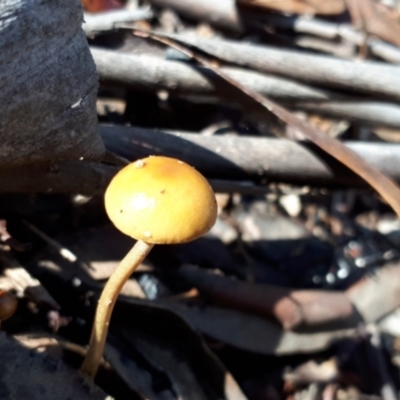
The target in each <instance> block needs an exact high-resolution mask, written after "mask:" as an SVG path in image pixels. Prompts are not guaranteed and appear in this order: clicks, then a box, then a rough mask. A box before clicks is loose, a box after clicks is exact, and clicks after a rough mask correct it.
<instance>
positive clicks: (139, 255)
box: [81, 240, 154, 378]
mask: <svg viewBox="0 0 400 400" xmlns="http://www.w3.org/2000/svg"><path fill="white" fill-rule="evenodd" d="M153 246H154V244H150V243H146V242H144V241H142V240H138V241H137V242H136V243H135V245H134V246H133V247H132V249H131V250H130V251H129V253H128V254H127V255H126V256H125V257H124V258H123V259H122V261H121V262H120V264H119V265H118V267H117V268H116V270H115V271H114V272H113V274H112V275H111V276H110V278H109V280H108V282H107V283H106V285H105V286H104V289H103V292H102V293H101V296H100V299H99V302H98V305H97V310H96V315H95V318H94V322H93V328H92V334H91V337H90V342H89V349H88V352H87V354H86V357H85V359H84V361H83V364H82V366H81V371H82V372H83V373H85V374H87V375H89V376H90V377H91V378H94V377H95V375H96V373H97V369H98V368H99V364H100V360H101V357H102V355H103V350H104V345H105V342H106V337H107V332H108V326H109V324H110V318H111V314H112V311H113V309H114V306H115V303H116V301H117V298H118V295H119V294H120V292H121V289H122V287H123V286H124V284H125V282H126V281H127V280H128V279H129V277H130V276H131V275H132V273H133V272H134V271H135V270H136V268H137V267H138V266H139V264H140V263H141V262H142V261H143V260H144V259H145V257H146V256H147V254H148V253H149V252H150V250H151V249H152V248H153Z"/></svg>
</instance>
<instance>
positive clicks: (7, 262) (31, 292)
mask: <svg viewBox="0 0 400 400" xmlns="http://www.w3.org/2000/svg"><path fill="white" fill-rule="evenodd" d="M0 263H1V264H2V265H3V267H4V275H5V276H7V277H8V278H9V279H10V280H11V281H12V282H13V285H14V287H15V288H16V289H17V290H18V291H21V292H22V293H24V294H26V295H27V296H28V297H29V298H30V299H31V300H32V301H33V302H34V303H36V304H47V305H48V306H50V307H51V308H53V309H54V310H59V309H60V305H59V304H58V303H57V302H56V301H55V300H54V298H53V297H52V296H51V295H50V293H49V292H48V291H47V290H46V288H45V287H44V286H43V285H42V284H41V283H40V282H39V281H38V280H37V279H35V278H33V277H32V276H31V275H30V274H29V272H28V271H27V270H26V269H25V268H24V267H23V266H22V265H21V264H19V263H18V262H17V261H16V260H15V259H14V258H12V257H11V256H10V255H9V254H7V253H5V252H4V251H0Z"/></svg>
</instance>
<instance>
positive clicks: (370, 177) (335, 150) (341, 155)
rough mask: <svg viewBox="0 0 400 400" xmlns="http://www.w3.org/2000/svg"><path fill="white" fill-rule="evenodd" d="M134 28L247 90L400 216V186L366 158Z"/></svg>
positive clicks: (197, 57)
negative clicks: (364, 184) (375, 192)
mask: <svg viewBox="0 0 400 400" xmlns="http://www.w3.org/2000/svg"><path fill="white" fill-rule="evenodd" d="M133 32H134V34H135V35H137V36H140V37H149V38H151V39H153V40H156V41H158V42H161V43H164V44H166V45H168V46H171V47H173V48H175V49H177V50H179V51H181V52H182V53H183V54H186V55H187V56H188V57H190V58H192V59H194V60H196V61H198V62H200V63H201V64H202V65H204V66H206V67H208V68H210V69H212V70H213V71H214V72H215V73H216V74H218V75H219V76H220V77H221V78H223V79H225V80H226V81H227V82H230V83H231V84H232V85H233V86H235V87H237V88H238V89H239V90H241V91H242V92H243V93H246V94H247V95H248V96H249V97H250V98H252V99H254V100H255V101H256V102H257V103H259V104H261V105H262V106H263V107H265V108H266V109H267V110H269V111H270V112H271V113H273V114H274V115H276V116H277V117H278V118H279V119H281V120H282V121H283V122H285V123H287V124H288V125H290V126H292V127H294V128H296V129H298V130H300V131H301V132H302V133H303V134H304V135H305V136H306V137H307V139H309V140H311V141H312V142H313V143H315V144H316V145H317V146H318V147H320V148H321V149H322V150H324V151H325V152H326V153H328V154H330V155H331V156H332V157H334V158H336V159H337V160H339V161H340V162H341V163H343V164H344V165H346V166H347V167H348V168H350V169H351V170H353V171H354V172H355V173H356V174H358V175H359V176H361V178H363V179H364V180H365V181H366V182H368V183H369V184H370V185H371V186H372V187H373V188H374V189H375V190H376V191H377V192H378V193H379V194H380V195H381V196H382V197H383V198H384V199H385V200H386V201H387V202H388V203H389V204H390V206H391V207H392V208H393V210H394V211H395V212H396V214H397V216H398V217H399V218H400V189H399V188H398V186H397V185H396V184H395V183H394V182H393V181H392V180H391V179H389V178H388V177H387V176H385V175H384V174H382V173H381V172H379V171H378V170H376V169H374V168H372V167H370V166H369V165H368V164H367V163H366V162H365V160H363V159H362V158H361V157H359V156H358V155H356V154H355V153H353V152H352V151H351V150H349V149H348V148H347V147H345V146H344V145H343V144H342V143H340V142H339V141H338V140H336V139H334V138H331V137H329V136H326V135H325V134H324V133H323V132H321V131H319V130H318V129H316V128H314V127H312V126H311V125H310V124H308V123H307V122H305V121H302V120H301V119H299V118H298V117H296V116H295V115H293V114H291V113H290V112H289V111H287V110H286V109H284V108H283V107H281V106H279V105H278V104H276V103H274V102H273V101H271V100H269V99H267V98H266V97H264V96H262V95H260V94H259V93H257V92H255V91H253V90H250V89H248V88H246V87H245V86H243V85H241V84H240V83H239V82H237V81H235V80H234V79H232V78H230V77H229V76H228V75H226V74H225V73H223V72H221V71H220V70H219V68H218V66H216V63H215V62H214V63H213V62H211V61H209V60H208V59H207V58H205V57H203V56H200V55H198V54H196V53H195V52H194V51H191V50H189V49H188V48H187V47H186V46H183V45H181V44H179V43H177V42H176V41H174V40H171V39H167V38H164V37H162V36H160V35H157V34H154V33H150V32H145V31H142V30H139V29H134V30H133Z"/></svg>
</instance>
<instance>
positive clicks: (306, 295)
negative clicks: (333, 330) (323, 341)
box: [179, 268, 357, 330]
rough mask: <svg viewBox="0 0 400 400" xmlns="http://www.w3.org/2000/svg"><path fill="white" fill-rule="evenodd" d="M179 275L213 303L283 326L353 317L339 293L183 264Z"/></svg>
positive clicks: (294, 327)
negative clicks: (250, 280) (258, 281)
mask: <svg viewBox="0 0 400 400" xmlns="http://www.w3.org/2000/svg"><path fill="white" fill-rule="evenodd" d="M179 276H180V277H182V278H183V279H184V280H185V281H187V282H188V283H190V284H192V285H193V286H195V287H196V288H197V289H199V291H200V292H201V293H203V294H205V295H206V296H207V297H210V298H211V299H212V300H213V301H214V303H215V304H216V305H217V306H218V305H223V306H226V307H229V308H233V309H236V310H241V311H244V312H250V313H252V314H256V315H259V316H262V317H271V316H273V317H275V318H276V319H277V320H278V321H279V322H280V323H281V325H282V326H283V327H284V329H286V330H293V329H296V328H298V327H305V326H316V325H322V324H327V323H332V322H337V321H344V320H348V319H350V318H351V317H353V318H355V320H357V313H356V311H355V309H354V308H353V306H352V304H351V303H350V301H349V300H348V299H347V298H346V296H345V295H344V294H343V293H340V292H328V291H322V290H295V289H291V288H283V287H279V286H274V285H267V284H263V285H260V284H254V283H247V282H241V281H238V280H233V279H230V278H226V277H222V276H219V275H216V274H212V273H208V272H205V271H203V270H201V269H192V268H184V269H180V270H179Z"/></svg>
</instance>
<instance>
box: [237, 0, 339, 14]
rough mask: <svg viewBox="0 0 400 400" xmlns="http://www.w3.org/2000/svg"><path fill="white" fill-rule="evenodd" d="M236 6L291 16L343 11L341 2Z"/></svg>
mask: <svg viewBox="0 0 400 400" xmlns="http://www.w3.org/2000/svg"><path fill="white" fill-rule="evenodd" d="M237 1H238V4H239V5H240V4H243V5H251V6H257V7H262V8H267V9H269V10H274V11H281V12H287V13H293V14H325V15H336V14H341V13H343V12H344V11H345V9H346V7H345V4H344V1H343V0H330V1H324V0H237Z"/></svg>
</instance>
